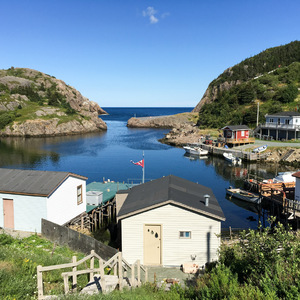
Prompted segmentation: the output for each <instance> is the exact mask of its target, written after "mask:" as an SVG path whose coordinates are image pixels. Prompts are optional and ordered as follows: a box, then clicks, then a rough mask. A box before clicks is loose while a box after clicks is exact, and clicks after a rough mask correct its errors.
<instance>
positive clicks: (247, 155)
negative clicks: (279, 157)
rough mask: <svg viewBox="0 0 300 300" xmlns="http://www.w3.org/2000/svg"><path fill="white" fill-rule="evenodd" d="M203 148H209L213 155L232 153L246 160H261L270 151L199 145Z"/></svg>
mask: <svg viewBox="0 0 300 300" xmlns="http://www.w3.org/2000/svg"><path fill="white" fill-rule="evenodd" d="M199 146H200V147H201V148H202V149H204V150H207V151H208V152H209V153H210V154H212V155H219V156H223V153H232V155H234V156H236V157H238V158H241V159H242V160H244V161H260V160H264V159H266V158H267V156H268V155H269V154H268V153H264V152H263V153H252V152H249V151H242V150H235V149H226V148H224V147H215V146H212V145H205V144H200V145H199Z"/></svg>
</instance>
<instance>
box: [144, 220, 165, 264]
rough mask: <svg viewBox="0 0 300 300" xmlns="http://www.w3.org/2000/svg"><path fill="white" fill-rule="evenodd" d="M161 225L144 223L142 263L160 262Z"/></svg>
mask: <svg viewBox="0 0 300 300" xmlns="http://www.w3.org/2000/svg"><path fill="white" fill-rule="evenodd" d="M161 250H162V249H161V225H144V264H145V265H160V264H161Z"/></svg>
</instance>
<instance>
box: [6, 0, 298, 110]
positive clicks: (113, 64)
mask: <svg viewBox="0 0 300 300" xmlns="http://www.w3.org/2000/svg"><path fill="white" fill-rule="evenodd" d="M299 14H300V1H299V0H285V1H282V0H280V1H279V0H235V1H233V0H215V1H213V0H210V1H209V0H206V1H204V0H153V1H147V0H105V1H104V0H59V1H57V0H51V1H50V0H19V1H16V0H1V1H0V20H1V26H0V62H1V63H0V69H7V68H10V67H11V66H14V67H26V68H32V69H36V70H39V71H41V72H44V73H47V74H50V75H52V76H55V77H56V78H59V79H62V80H64V81H65V82H66V83H67V84H69V85H71V86H73V87H75V88H76V89H78V90H79V91H80V92H81V93H82V94H83V95H84V96H86V97H88V98H89V99H90V100H93V101H96V102H97V103H99V105H100V106H102V107H108V106H116V107H117V106H125V107H130V106H137V107H149V106H182V107H184V106H186V107H194V106H196V104H197V103H198V102H199V101H200V99H201V98H202V95H203V93H204V92H205V90H206V88H207V86H208V84H209V83H210V82H211V81H212V80H213V79H215V78H216V77H217V76H218V75H219V74H220V73H222V72H223V71H224V70H225V69H227V68H228V67H230V66H233V65H234V64H236V63H239V62H240V61H242V60H244V59H245V58H247V57H250V56H253V55H255V54H258V53H259V52H261V51H263V50H265V49H267V48H269V47H275V46H279V45H284V44H286V43H289V42H291V41H294V40H299V33H300V22H299Z"/></svg>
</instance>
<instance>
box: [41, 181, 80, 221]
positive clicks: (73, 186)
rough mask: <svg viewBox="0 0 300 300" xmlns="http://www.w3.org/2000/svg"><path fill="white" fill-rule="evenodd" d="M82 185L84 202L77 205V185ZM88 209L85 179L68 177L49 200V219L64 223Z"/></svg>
mask: <svg viewBox="0 0 300 300" xmlns="http://www.w3.org/2000/svg"><path fill="white" fill-rule="evenodd" d="M79 185H82V200H83V201H82V203H81V204H79V205H77V186H79ZM85 210H86V182H85V180H82V179H79V178H75V177H71V176H70V177H68V178H67V179H66V180H65V181H64V182H63V183H62V184H61V185H60V186H59V187H58V188H57V189H56V191H55V192H54V193H53V194H52V195H51V196H50V197H49V198H48V200H47V212H48V213H47V218H46V219H47V220H49V221H51V222H54V223H57V224H58V225H62V224H64V223H66V222H68V221H70V220H71V219H73V218H74V217H76V216H78V215H80V214H81V213H82V212H84V211H85Z"/></svg>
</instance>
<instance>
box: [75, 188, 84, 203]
mask: <svg viewBox="0 0 300 300" xmlns="http://www.w3.org/2000/svg"><path fill="white" fill-rule="evenodd" d="M76 191H77V205H80V204H82V203H83V197H82V184H81V185H78V186H77V190H76ZM79 191H80V192H79ZM79 197H80V199H79Z"/></svg>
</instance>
